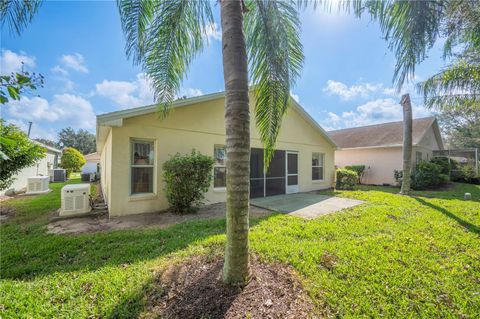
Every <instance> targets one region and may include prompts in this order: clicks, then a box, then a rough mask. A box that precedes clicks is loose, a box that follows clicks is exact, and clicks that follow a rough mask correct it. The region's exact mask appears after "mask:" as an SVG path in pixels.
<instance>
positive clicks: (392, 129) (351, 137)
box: [328, 117, 443, 185]
mask: <svg viewBox="0 0 480 319" xmlns="http://www.w3.org/2000/svg"><path fill="white" fill-rule="evenodd" d="M328 134H329V135H330V137H331V138H332V139H333V140H334V141H335V142H336V143H337V145H338V146H339V149H337V150H336V151H335V165H337V166H338V167H344V166H347V165H365V167H366V170H365V173H364V176H363V178H362V183H364V184H372V185H394V184H395V183H396V182H395V179H394V175H393V172H394V170H402V167H403V121H399V122H390V123H382V124H376V125H368V126H361V127H354V128H348V129H342V130H336V131H330V132H328ZM412 144H413V148H412V162H413V164H414V165H415V164H418V163H419V162H420V161H422V160H427V161H428V160H429V159H431V158H432V154H433V151H436V150H443V140H442V135H441V132H440V128H439V126H438V122H437V119H436V118H435V117H426V118H419V119H414V120H413V123H412Z"/></svg>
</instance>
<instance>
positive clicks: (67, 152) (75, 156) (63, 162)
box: [60, 147, 87, 177]
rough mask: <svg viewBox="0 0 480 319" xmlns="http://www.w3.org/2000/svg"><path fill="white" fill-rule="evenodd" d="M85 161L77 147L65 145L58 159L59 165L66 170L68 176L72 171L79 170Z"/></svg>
mask: <svg viewBox="0 0 480 319" xmlns="http://www.w3.org/2000/svg"><path fill="white" fill-rule="evenodd" d="M86 162H87V161H86V160H85V157H84V156H83V155H82V153H80V152H79V151H78V150H77V149H75V148H73V147H66V148H65V149H64V150H63V154H62V158H61V159H60V167H61V168H64V169H65V170H66V171H67V177H69V176H70V174H71V173H72V172H76V171H79V170H80V169H81V168H82V166H83V165H85V163H86Z"/></svg>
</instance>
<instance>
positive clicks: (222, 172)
mask: <svg viewBox="0 0 480 319" xmlns="http://www.w3.org/2000/svg"><path fill="white" fill-rule="evenodd" d="M213 157H214V158H215V164H214V167H213V187H214V188H223V187H226V186H227V162H226V161H227V150H226V149H225V146H223V145H215V147H214V150H213Z"/></svg>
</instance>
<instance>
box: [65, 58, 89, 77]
mask: <svg viewBox="0 0 480 319" xmlns="http://www.w3.org/2000/svg"><path fill="white" fill-rule="evenodd" d="M60 63H61V64H62V65H63V66H64V67H65V68H67V69H70V70H74V71H78V72H82V73H88V69H87V67H86V66H85V58H84V57H83V55H81V54H80V53H74V54H65V55H62V58H61V59H60Z"/></svg>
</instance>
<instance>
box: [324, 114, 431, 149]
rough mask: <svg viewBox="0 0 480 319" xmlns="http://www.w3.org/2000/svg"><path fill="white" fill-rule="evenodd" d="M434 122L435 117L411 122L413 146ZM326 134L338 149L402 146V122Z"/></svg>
mask: <svg viewBox="0 0 480 319" xmlns="http://www.w3.org/2000/svg"><path fill="white" fill-rule="evenodd" d="M434 122H435V117H426V118H420V119H414V120H413V127H412V142H413V145H416V144H417V143H418V142H420V139H421V138H422V137H423V136H424V135H425V132H426V131H427V129H428V128H430V126H431V125H432V124H433V123H434ZM327 133H328V135H330V137H331V138H332V139H333V140H334V141H335V143H336V144H337V145H338V146H339V147H340V148H357V147H385V146H400V145H402V144H403V121H398V122H390V123H382V124H375V125H368V126H361V127H353V128H347V129H342V130H336V131H329V132H327Z"/></svg>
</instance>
